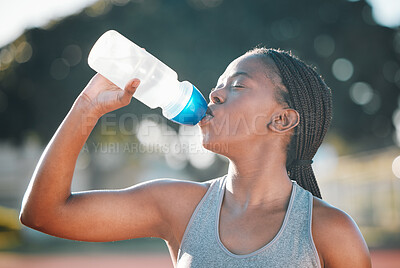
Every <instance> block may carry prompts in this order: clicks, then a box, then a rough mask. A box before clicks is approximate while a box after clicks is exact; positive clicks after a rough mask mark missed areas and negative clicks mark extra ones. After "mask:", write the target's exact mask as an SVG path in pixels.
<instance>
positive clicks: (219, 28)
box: [0, 0, 400, 151]
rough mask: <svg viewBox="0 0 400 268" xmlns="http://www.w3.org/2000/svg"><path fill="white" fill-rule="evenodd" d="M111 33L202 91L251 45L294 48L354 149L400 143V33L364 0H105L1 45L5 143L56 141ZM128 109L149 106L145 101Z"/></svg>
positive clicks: (336, 129) (0, 112) (338, 132)
mask: <svg viewBox="0 0 400 268" xmlns="http://www.w3.org/2000/svg"><path fill="white" fill-rule="evenodd" d="M108 29H116V30H117V31H119V32H121V33H122V34H124V35H125V36H127V37H128V38H130V39H131V40H133V41H134V42H136V43H137V44H139V45H141V46H143V47H145V48H146V49H147V50H148V51H149V52H150V53H152V54H154V55H155V56H156V57H158V58H159V59H161V60H162V61H164V62H165V63H166V64H168V65H169V66H170V67H172V68H173V69H175V70H176V71H177V73H178V74H179V77H180V80H190V81H192V82H193V83H194V84H196V85H197V86H198V88H199V89H200V90H201V91H202V92H203V94H204V95H208V93H209V89H210V88H211V87H213V86H214V85H215V83H216V80H217V78H218V76H219V75H220V74H222V72H223V71H224V69H225V67H226V66H227V65H228V64H229V63H230V61H232V60H233V59H234V58H236V57H238V56H240V55H241V54H243V53H244V52H246V51H247V50H249V49H251V48H253V47H255V46H257V45H260V44H261V45H265V46H268V47H275V48H282V49H287V50H292V51H293V52H294V54H296V55H298V56H299V57H301V58H302V59H304V60H305V61H306V62H308V63H310V64H313V65H314V66H315V67H316V68H317V70H318V71H319V72H320V73H321V74H322V76H323V77H324V78H325V80H326V82H327V84H328V85H329V86H330V87H331V88H332V90H333V95H334V121H333V126H332V130H331V133H335V136H337V137H340V139H341V140H346V141H348V143H349V144H351V145H352V147H347V149H348V150H350V151H351V150H353V151H354V150H361V149H371V148H373V147H381V146H385V145H388V144H392V143H393V140H392V134H393V133H394V127H393V124H392V114H393V112H394V111H395V109H396V108H397V106H398V95H399V94H398V91H399V86H400V71H399V56H400V32H396V30H394V29H389V28H385V27H381V26H378V25H376V24H375V23H374V21H373V19H372V17H371V7H370V6H368V5H367V4H366V3H365V1H358V2H348V1H346V0H323V1H321V0H308V1H292V0H282V1H274V2H272V1H262V0H253V1H239V0H225V1H223V0H213V1H211V0H187V1H161V0H146V1H121V0H119V1H117V0H113V1H103V0H102V1H99V2H97V3H96V4H95V5H93V6H91V7H89V8H87V9H85V10H84V11H83V12H82V13H80V14H77V15H74V16H71V17H68V18H67V19H64V20H62V21H58V22H52V23H50V24H49V25H48V26H47V27H45V29H32V30H29V31H27V32H26V33H25V34H24V35H22V36H21V37H20V38H19V39H17V40H16V41H15V42H13V43H12V44H10V45H8V46H6V47H3V48H2V49H1V52H0V121H1V131H0V138H1V139H6V140H12V141H14V142H16V143H18V142H20V141H21V140H23V139H24V137H25V135H27V133H36V134H37V135H38V136H39V137H40V138H41V140H42V141H43V142H46V141H47V140H48V139H49V138H50V137H51V135H52V134H53V133H54V131H55V129H56V127H57V126H58V125H59V124H60V122H61V121H62V119H63V117H64V116H65V115H66V113H67V111H68V109H69V108H70V106H71V105H72V103H73V101H74V99H75V98H76V97H77V95H78V94H79V92H80V91H81V90H82V89H83V87H84V86H85V85H86V83H87V82H88V81H89V79H90V78H91V76H92V75H93V74H94V72H93V71H92V70H91V69H90V68H89V66H88V65H87V61H86V59H87V55H88V53H89V50H90V48H91V46H92V45H93V43H94V42H95V40H96V39H97V38H98V37H99V36H100V35H101V34H102V33H103V32H105V31H106V30H108ZM358 82H361V83H358ZM124 111H125V112H126V111H129V112H132V113H135V114H138V115H140V114H142V113H148V112H149V110H148V108H147V107H145V106H144V105H142V104H141V103H139V102H137V101H135V102H134V104H131V105H130V106H129V107H126V108H124V109H122V112H124ZM158 112H159V111H158ZM118 113H121V110H120V111H118V112H117V114H118ZM172 125H173V127H175V128H176V126H174V124H172ZM349 148H350V149H349Z"/></svg>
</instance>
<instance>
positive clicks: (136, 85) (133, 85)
mask: <svg viewBox="0 0 400 268" xmlns="http://www.w3.org/2000/svg"><path fill="white" fill-rule="evenodd" d="M139 84H140V80H135V81H133V83H132V87H138V86H139Z"/></svg>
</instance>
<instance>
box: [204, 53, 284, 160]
mask: <svg viewBox="0 0 400 268" xmlns="http://www.w3.org/2000/svg"><path fill="white" fill-rule="evenodd" d="M269 69H270V68H267V67H266V65H265V63H264V62H263V61H262V59H261V58H260V56H257V55H244V56H241V57H239V58H237V59H236V60H234V61H233V62H232V63H231V64H230V65H229V66H228V67H227V69H226V70H225V72H224V73H223V74H222V75H221V77H220V78H219V79H218V82H217V85H216V87H215V89H213V90H212V91H211V93H210V96H209V98H210V103H209V109H210V110H211V113H212V115H213V116H210V115H207V116H206V117H205V118H203V120H202V121H201V122H200V123H199V126H200V128H201V132H202V138H203V146H204V147H205V148H206V149H208V150H211V151H214V152H216V153H219V154H222V155H226V156H229V154H231V153H240V152H241V150H246V148H247V149H248V148H249V146H252V145H254V146H258V145H261V144H262V143H264V142H266V141H268V139H271V138H272V136H273V135H272V134H274V133H273V131H271V129H270V128H269V127H268V125H269V124H271V122H272V121H273V120H274V118H275V117H276V116H277V115H279V114H280V113H281V112H282V110H283V109H285V108H286V107H284V106H283V105H282V104H279V103H278V102H277V101H276V98H275V93H276V89H275V86H274V84H273V82H272V81H271V79H270V78H269V77H271V75H268V72H271V70H269Z"/></svg>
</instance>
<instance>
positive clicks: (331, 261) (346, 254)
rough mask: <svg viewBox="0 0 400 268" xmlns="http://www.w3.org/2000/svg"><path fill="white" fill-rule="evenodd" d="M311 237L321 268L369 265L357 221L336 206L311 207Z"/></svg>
mask: <svg viewBox="0 0 400 268" xmlns="http://www.w3.org/2000/svg"><path fill="white" fill-rule="evenodd" d="M313 237H314V241H315V244H316V247H317V250H318V252H319V254H321V255H322V259H323V267H328V268H329V267H365V268H367V267H371V259H370V255H369V250H368V247H367V244H366V243H365V240H364V238H363V236H362V234H361V232H360V230H359V228H358V226H357V224H356V223H355V222H354V220H353V219H352V218H351V217H350V216H349V215H348V214H346V213H345V212H343V211H341V210H340V209H337V208H335V207H332V206H330V205H323V206H319V207H317V208H315V216H313Z"/></svg>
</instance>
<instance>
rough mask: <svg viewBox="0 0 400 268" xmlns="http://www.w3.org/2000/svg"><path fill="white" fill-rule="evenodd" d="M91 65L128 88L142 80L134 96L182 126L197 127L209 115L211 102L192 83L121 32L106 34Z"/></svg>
mask: <svg viewBox="0 0 400 268" xmlns="http://www.w3.org/2000/svg"><path fill="white" fill-rule="evenodd" d="M88 63H89V66H90V67H91V68H92V69H93V70H95V71H96V72H98V73H100V74H101V75H103V76H104V77H106V78H107V79H108V80H110V81H111V82H113V83H114V84H115V85H117V86H118V87H120V88H122V89H124V87H125V85H126V83H127V82H128V81H129V80H130V79H132V78H139V79H140V86H139V87H138V88H137V90H136V92H135V94H133V97H135V98H136V99H138V100H139V101H141V102H142V103H144V104H145V105H147V106H148V107H150V108H152V109H154V108H157V107H160V108H161V109H162V113H163V115H164V116H165V117H166V118H168V119H170V120H172V121H174V122H176V123H179V124H183V125H196V124H197V123H198V122H199V121H200V120H201V119H202V118H203V117H204V116H205V114H206V110H207V102H206V100H205V99H204V97H203V95H202V94H201V93H200V91H199V90H198V89H197V88H196V87H194V86H193V85H192V84H191V83H190V82H188V81H183V82H179V81H178V75H177V73H176V72H175V71H174V70H172V69H171V68H169V67H168V66H167V65H165V64H164V63H162V62H161V61H160V60H158V59H157V58H156V57H154V56H153V55H151V54H150V53H148V52H147V51H146V50H144V49H143V48H141V47H139V46H137V45H136V44H134V43H133V42H132V41H130V40H129V39H127V38H126V37H124V36H123V35H121V34H120V33H118V32H116V31H114V30H110V31H107V32H105V33H104V34H103V35H102V36H101V37H100V38H99V39H98V40H97V41H96V43H95V44H94V46H93V48H92V49H91V51H90V53H89V58H88Z"/></svg>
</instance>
